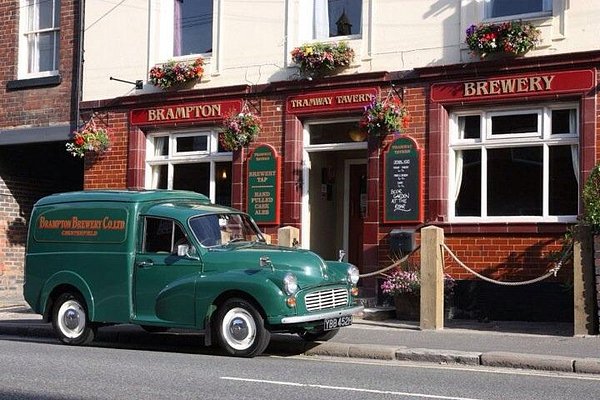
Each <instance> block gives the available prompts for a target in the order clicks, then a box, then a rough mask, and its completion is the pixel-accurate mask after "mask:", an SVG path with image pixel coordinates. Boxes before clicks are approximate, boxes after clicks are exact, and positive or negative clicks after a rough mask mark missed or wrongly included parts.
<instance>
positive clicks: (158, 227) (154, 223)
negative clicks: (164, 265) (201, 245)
mask: <svg viewBox="0 0 600 400" xmlns="http://www.w3.org/2000/svg"><path fill="white" fill-rule="evenodd" d="M187 243H188V242H187V239H186V237H185V234H184V233H183V231H182V230H181V227H179V225H177V224H175V222H174V221H171V220H168V219H162V218H151V217H146V219H145V231H144V245H143V250H142V251H143V252H144V253H176V252H177V245H179V244H187Z"/></svg>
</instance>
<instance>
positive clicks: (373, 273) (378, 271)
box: [359, 245, 421, 278]
mask: <svg viewBox="0 0 600 400" xmlns="http://www.w3.org/2000/svg"><path fill="white" fill-rule="evenodd" d="M420 248H421V246H420V245H419V246H417V247H415V249H414V250H413V251H411V252H410V253H408V254H407V255H405V256H404V257H402V258H401V259H399V260H398V261H396V262H395V263H393V264H392V265H389V266H387V267H385V268H382V269H380V270H377V271H374V272H369V273H368V274H360V275H359V277H360V278H369V277H371V276H375V275H379V274H382V273H384V272H386V271H389V270H390V269H392V268H397V267H399V266H400V265H401V264H402V263H403V262H404V261H406V260H408V257H410V256H411V255H413V253H415V252H416V251H417V250H419V249H420Z"/></svg>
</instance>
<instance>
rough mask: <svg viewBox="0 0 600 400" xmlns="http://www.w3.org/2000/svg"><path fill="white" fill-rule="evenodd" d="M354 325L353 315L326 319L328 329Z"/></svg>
mask: <svg viewBox="0 0 600 400" xmlns="http://www.w3.org/2000/svg"><path fill="white" fill-rule="evenodd" d="M350 325H352V315H347V316H345V317H338V318H328V319H326V320H325V323H324V328H325V330H326V331H330V330H332V329H337V328H341V327H342V326H350Z"/></svg>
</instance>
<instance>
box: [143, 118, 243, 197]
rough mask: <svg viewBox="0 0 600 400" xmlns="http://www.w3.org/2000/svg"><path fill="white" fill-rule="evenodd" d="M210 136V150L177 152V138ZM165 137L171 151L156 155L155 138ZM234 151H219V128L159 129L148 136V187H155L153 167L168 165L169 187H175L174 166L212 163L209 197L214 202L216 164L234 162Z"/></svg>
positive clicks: (146, 183) (146, 175) (146, 178)
mask: <svg viewBox="0 0 600 400" xmlns="http://www.w3.org/2000/svg"><path fill="white" fill-rule="evenodd" d="M198 135H206V136H208V151H198V152H179V153H178V152H176V140H177V138H178V137H189V136H198ZM158 137H165V138H167V140H168V141H169V151H168V154H167V155H166V156H156V155H154V150H155V149H154V139H155V138H158ZM232 161H233V153H232V152H224V151H222V152H219V131H218V130H217V129H195V130H185V131H157V132H152V133H149V134H148V135H147V136H146V173H145V183H144V186H145V188H146V189H155V187H153V186H154V184H153V176H152V175H153V172H152V167H154V166H157V165H167V189H169V190H172V189H173V174H174V171H175V168H174V166H175V165H177V164H190V163H197V164H200V163H208V164H210V183H209V193H208V197H209V198H210V200H211V201H212V202H213V203H214V202H215V200H216V193H217V191H216V187H217V186H216V178H217V177H216V172H217V170H216V164H217V163H220V162H232Z"/></svg>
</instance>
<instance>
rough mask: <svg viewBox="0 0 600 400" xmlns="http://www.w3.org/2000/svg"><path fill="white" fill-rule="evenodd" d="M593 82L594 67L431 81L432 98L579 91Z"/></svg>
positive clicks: (588, 88) (458, 99) (466, 98)
mask: <svg viewBox="0 0 600 400" xmlns="http://www.w3.org/2000/svg"><path fill="white" fill-rule="evenodd" d="M594 82H595V74H594V71H592V70H580V71H561V72H537V73H535V74H525V75H510V76H497V77H490V78H485V79H479V80H473V81H460V82H448V83H434V84H433V85H431V100H432V101H434V102H448V101H473V100H483V99H489V98H494V99H497V98H511V97H530V96H543V95H548V94H562V93H578V92H585V91H588V90H590V89H592V88H593V87H594Z"/></svg>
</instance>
